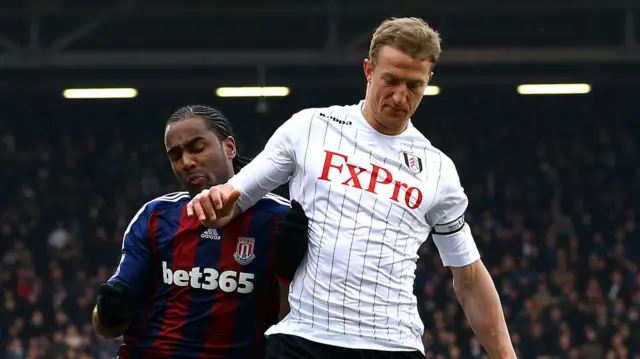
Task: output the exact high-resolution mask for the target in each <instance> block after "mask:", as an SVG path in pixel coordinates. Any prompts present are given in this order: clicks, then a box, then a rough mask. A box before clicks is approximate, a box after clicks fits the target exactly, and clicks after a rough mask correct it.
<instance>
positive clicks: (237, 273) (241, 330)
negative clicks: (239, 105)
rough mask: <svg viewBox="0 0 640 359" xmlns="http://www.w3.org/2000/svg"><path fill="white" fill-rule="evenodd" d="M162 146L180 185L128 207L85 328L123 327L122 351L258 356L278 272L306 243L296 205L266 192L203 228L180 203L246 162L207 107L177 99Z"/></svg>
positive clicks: (283, 305)
mask: <svg viewBox="0 0 640 359" xmlns="http://www.w3.org/2000/svg"><path fill="white" fill-rule="evenodd" d="M165 146H166V150H167V155H168V156H169V160H170V162H171V165H172V167H173V170H174V172H175V174H176V176H177V177H178V179H179V180H180V182H181V183H182V185H183V186H184V187H185V189H187V191H186V192H177V193H172V194H167V195H164V196H161V197H158V198H156V199H154V200H152V201H150V202H148V203H146V204H145V205H144V206H142V208H141V209H140V210H139V211H138V213H137V214H136V215H135V216H134V217H133V220H132V221H131V223H130V224H129V226H128V227H127V229H126V231H125V234H124V240H123V243H122V257H121V260H120V264H119V266H118V269H117V270H116V272H115V274H114V275H113V276H112V277H111V278H110V279H109V280H108V281H107V282H106V283H103V284H101V286H100V291H99V293H100V294H99V296H98V303H97V305H96V308H95V310H94V312H93V325H94V328H95V329H96V331H97V332H98V333H99V334H100V335H102V336H105V337H109V338H115V337H118V336H121V335H123V345H122V346H121V347H120V349H119V351H118V357H119V358H122V359H128V358H194V359H196V358H199V359H222V358H237V359H247V358H259V357H262V356H263V355H264V347H265V337H264V332H265V330H266V329H267V328H269V327H270V326H271V325H273V324H274V323H276V322H277V320H278V317H279V316H282V315H285V314H286V312H287V311H288V303H287V294H288V284H289V283H288V282H289V281H290V280H291V279H292V277H293V274H294V273H295V270H296V267H297V265H298V264H299V263H300V261H301V260H302V258H303V257H304V255H305V253H306V248H307V233H306V227H305V226H306V223H305V221H306V217H305V216H304V212H302V213H301V214H298V213H297V212H296V210H299V209H300V207H299V205H298V204H296V203H294V205H293V209H290V208H291V205H290V204H289V201H288V200H286V199H284V198H282V197H279V196H276V195H273V194H267V195H266V196H265V197H264V198H262V199H261V200H259V201H258V203H257V204H256V205H255V206H254V207H253V208H252V209H251V210H249V211H246V212H244V213H243V214H242V215H241V216H239V217H237V218H235V219H234V220H233V221H231V222H230V223H228V224H227V225H226V226H224V227H222V228H220V229H217V230H216V229H210V228H206V227H205V226H204V225H202V223H201V222H200V221H198V219H196V218H194V217H188V216H187V215H186V204H187V203H188V202H189V200H190V199H191V198H192V196H194V195H195V194H197V193H199V192H200V191H202V190H203V189H206V188H209V187H211V186H212V185H216V184H220V183H225V182H226V181H227V180H229V178H231V176H233V174H234V173H235V172H237V171H239V169H240V168H241V167H242V166H243V165H244V164H245V163H247V160H246V159H245V158H243V157H241V156H239V155H238V154H237V153H236V143H235V140H234V138H233V135H232V131H231V126H230V124H229V122H228V120H227V119H226V118H225V117H224V116H223V115H222V114H221V113H220V112H219V111H217V110H216V109H213V108H211V107H207V106H186V107H183V108H180V109H179V110H178V111H176V112H175V113H174V114H173V115H172V116H171V117H170V119H169V120H168V122H167V126H166V131H165ZM296 218H298V219H302V221H301V222H300V223H294V222H293V220H295V219H296ZM296 229H298V231H297V232H296ZM289 240H293V241H289ZM283 241H285V242H283ZM282 246H284V247H286V248H284V249H285V250H286V255H284V256H282V255H281V256H277V255H276V254H277V252H278V251H281V249H280V248H279V247H282ZM277 258H280V261H278V260H277Z"/></svg>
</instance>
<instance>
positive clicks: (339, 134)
mask: <svg viewBox="0 0 640 359" xmlns="http://www.w3.org/2000/svg"><path fill="white" fill-rule="evenodd" d="M361 108H362V102H361V103H360V104H357V105H353V106H333V107H328V108H317V109H306V110H303V111H300V112H298V113H297V114H295V115H293V116H292V117H291V119H289V120H288V121H287V122H285V123H284V124H283V125H282V126H281V127H280V128H279V129H278V130H277V131H276V132H275V133H274V134H273V136H272V137H271V139H270V140H269V142H268V143H267V145H266V147H265V149H264V150H263V151H262V152H261V153H260V154H259V155H258V156H257V157H256V158H255V159H254V160H253V161H252V162H251V163H250V164H248V165H247V166H246V167H245V168H244V169H243V170H242V171H240V173H238V174H237V175H236V176H234V177H233V178H232V179H231V180H230V181H229V183H230V184H231V185H232V186H233V187H234V188H236V189H238V190H240V191H241V192H242V196H241V197H240V199H239V200H238V204H239V206H240V208H241V209H243V210H245V209H247V208H249V207H250V206H252V205H253V204H254V203H255V202H256V201H258V200H259V199H260V198H262V197H263V196H264V195H265V194H266V193H267V192H269V191H271V190H273V189H274V188H276V187H277V186H279V185H281V184H283V183H286V182H287V181H288V180H290V183H289V190H290V196H291V199H295V200H296V201H298V202H300V203H301V204H302V207H303V208H304V210H305V212H306V214H307V216H308V217H309V225H310V234H309V253H308V256H307V259H306V261H304V262H303V264H302V265H301V267H300V268H299V269H298V271H297V273H296V275H295V278H294V280H293V282H292V283H291V290H290V293H289V302H290V306H291V312H290V313H289V314H288V315H287V316H286V317H285V318H284V319H283V320H282V321H281V322H280V323H278V324H277V325H275V326H273V327H271V328H270V329H269V330H268V331H267V333H266V334H267V335H270V334H276V333H283V334H291V335H297V336H300V337H303V338H305V339H308V340H311V341H315V342H319V343H323V344H328V345H334V346H341V347H349V348H356V349H373V350H387V351H411V350H420V351H422V352H423V353H424V345H423V342H422V334H423V331H424V327H423V324H422V322H421V320H420V317H419V315H418V308H417V303H416V297H415V296H414V295H413V286H414V279H415V270H416V260H417V259H418V255H417V252H418V249H419V247H420V246H421V245H422V243H423V242H424V241H425V240H426V239H427V236H428V235H429V233H430V232H432V233H433V238H434V241H435V244H436V246H437V248H438V250H439V253H440V256H441V258H442V262H443V263H444V265H445V266H465V265H468V264H471V263H473V262H475V261H477V260H478V259H479V258H480V254H479V252H478V249H477V247H476V245H475V242H474V240H473V237H472V235H471V233H470V230H469V227H468V226H467V225H466V224H465V221H464V212H465V210H466V208H467V197H466V195H465V193H464V190H463V188H462V186H461V185H460V179H459V177H458V173H457V171H456V168H455V166H454V164H453V162H452V161H451V159H450V158H449V157H447V156H446V155H444V154H443V153H442V152H441V151H440V150H438V149H436V148H435V147H434V146H432V145H431V142H429V140H427V139H426V138H425V137H424V136H423V135H422V134H421V133H420V132H419V131H418V130H417V129H416V128H415V127H413V125H412V124H411V123H409V126H408V127H407V129H406V130H405V131H404V132H403V133H402V134H400V135H397V136H387V135H384V134H381V133H379V132H378V131H376V130H375V129H373V128H372V127H371V126H370V125H369V124H368V122H367V121H366V120H365V118H364V117H363V115H362V112H361Z"/></svg>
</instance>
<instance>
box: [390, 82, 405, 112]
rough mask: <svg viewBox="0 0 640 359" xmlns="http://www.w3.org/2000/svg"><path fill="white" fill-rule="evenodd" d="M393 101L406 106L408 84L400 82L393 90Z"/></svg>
mask: <svg viewBox="0 0 640 359" xmlns="http://www.w3.org/2000/svg"><path fill="white" fill-rule="evenodd" d="M393 102H395V104H396V105H398V106H404V105H405V104H406V103H407V85H406V84H404V83H402V84H399V85H398V86H397V87H396V88H395V90H394V91H393Z"/></svg>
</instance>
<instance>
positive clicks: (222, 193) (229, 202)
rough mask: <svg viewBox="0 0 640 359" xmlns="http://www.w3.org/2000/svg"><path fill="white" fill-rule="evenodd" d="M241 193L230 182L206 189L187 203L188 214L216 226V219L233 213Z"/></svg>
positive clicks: (209, 225) (208, 224)
mask: <svg viewBox="0 0 640 359" xmlns="http://www.w3.org/2000/svg"><path fill="white" fill-rule="evenodd" d="M240 194H241V192H240V191H238V190H236V189H234V188H233V187H232V186H231V185H228V184H223V185H218V186H213V187H211V188H210V189H205V190H203V191H202V192H200V193H199V194H197V195H196V196H195V197H193V198H192V199H191V201H190V202H189V203H188V204H187V215H188V216H196V217H197V218H198V220H200V222H202V224H204V225H205V226H207V227H214V224H213V222H214V221H216V220H219V219H223V218H225V217H229V216H231V215H232V214H233V210H234V208H235V206H236V202H237V201H238V198H240Z"/></svg>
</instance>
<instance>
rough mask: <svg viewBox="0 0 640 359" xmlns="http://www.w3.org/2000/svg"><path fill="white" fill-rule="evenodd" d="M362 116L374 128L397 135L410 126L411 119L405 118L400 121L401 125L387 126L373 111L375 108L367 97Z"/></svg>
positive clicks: (388, 134) (386, 133)
mask: <svg viewBox="0 0 640 359" xmlns="http://www.w3.org/2000/svg"><path fill="white" fill-rule="evenodd" d="M361 110H362V116H363V117H364V119H365V120H366V121H367V123H368V124H369V125H370V126H371V127H373V129H374V130H376V131H378V132H380V133H382V134H383V135H387V136H397V135H400V134H402V133H403V132H404V130H406V129H407V127H408V126H409V121H408V120H404V121H402V122H401V123H399V126H393V127H389V126H385V125H383V124H382V123H380V121H378V119H377V117H378V116H376V114H375V113H374V112H373V109H372V108H371V106H370V105H369V101H367V100H366V99H365V101H364V104H363V105H362V109H361Z"/></svg>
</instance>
